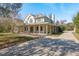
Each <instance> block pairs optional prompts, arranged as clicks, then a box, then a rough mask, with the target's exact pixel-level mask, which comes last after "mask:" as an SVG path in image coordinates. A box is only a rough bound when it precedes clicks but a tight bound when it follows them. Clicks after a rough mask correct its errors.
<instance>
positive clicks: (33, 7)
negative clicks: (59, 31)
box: [20, 3, 79, 22]
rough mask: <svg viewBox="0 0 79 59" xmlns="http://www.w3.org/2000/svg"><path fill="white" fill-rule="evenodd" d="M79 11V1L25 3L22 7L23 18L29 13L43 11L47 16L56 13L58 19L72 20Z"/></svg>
mask: <svg viewBox="0 0 79 59" xmlns="http://www.w3.org/2000/svg"><path fill="white" fill-rule="evenodd" d="M77 12H79V3H23V6H22V8H21V11H20V13H21V15H22V19H23V20H24V17H25V16H26V15H27V14H30V13H31V14H34V15H36V14H39V13H42V14H44V15H46V16H48V15H49V14H51V13H52V15H53V14H55V18H56V20H67V22H72V18H73V17H74V15H76V13H77Z"/></svg>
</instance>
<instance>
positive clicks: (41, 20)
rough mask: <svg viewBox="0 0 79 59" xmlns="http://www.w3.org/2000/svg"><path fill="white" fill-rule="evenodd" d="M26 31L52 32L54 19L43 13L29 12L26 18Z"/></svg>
mask: <svg viewBox="0 0 79 59" xmlns="http://www.w3.org/2000/svg"><path fill="white" fill-rule="evenodd" d="M24 24H25V32H26V33H44V34H51V33H52V30H53V26H54V24H53V20H52V18H51V17H47V16H45V15H42V14H38V15H32V14H29V15H27V16H26V17H25V19H24Z"/></svg>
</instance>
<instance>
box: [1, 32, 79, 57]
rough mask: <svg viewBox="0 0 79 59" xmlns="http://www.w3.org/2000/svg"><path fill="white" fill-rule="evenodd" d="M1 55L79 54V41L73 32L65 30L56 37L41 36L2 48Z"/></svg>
mask: <svg viewBox="0 0 79 59" xmlns="http://www.w3.org/2000/svg"><path fill="white" fill-rule="evenodd" d="M64 37H65V38H66V39H64ZM60 38H61V39H60ZM0 56H79V43H76V42H75V38H74V36H73V34H72V32H65V33H63V34H62V35H60V36H59V37H57V38H56V39H52V38H40V39H35V40H31V41H28V42H25V43H22V44H20V45H15V46H11V47H9V48H5V49H2V50H0Z"/></svg>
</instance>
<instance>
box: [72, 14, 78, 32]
mask: <svg viewBox="0 0 79 59" xmlns="http://www.w3.org/2000/svg"><path fill="white" fill-rule="evenodd" d="M73 23H74V25H75V28H76V32H78V33H79V12H78V13H77V14H76V16H75V17H74V18H73Z"/></svg>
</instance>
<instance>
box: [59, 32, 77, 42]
mask: <svg viewBox="0 0 79 59" xmlns="http://www.w3.org/2000/svg"><path fill="white" fill-rule="evenodd" d="M58 38H59V39H65V40H71V41H75V42H78V40H77V39H76V37H75V36H74V35H73V31H65V32H64V33H63V34H62V35H60V36H59V37H58Z"/></svg>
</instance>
